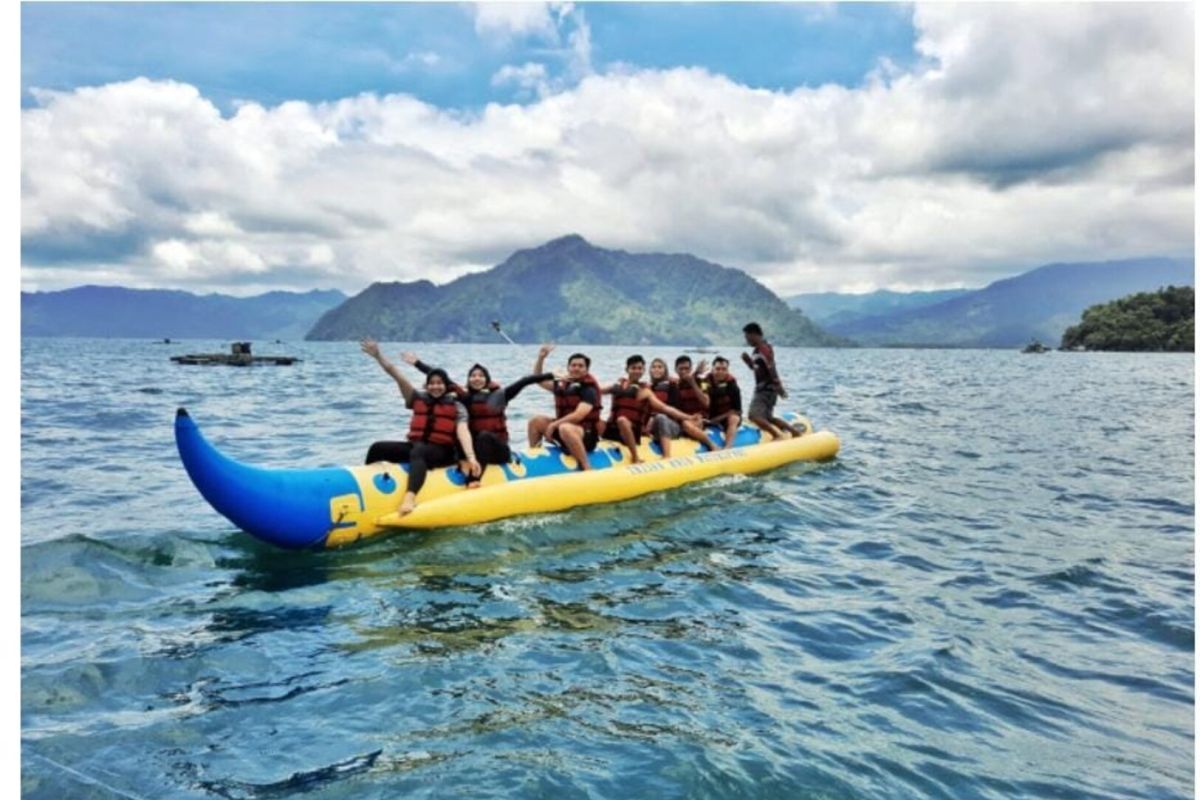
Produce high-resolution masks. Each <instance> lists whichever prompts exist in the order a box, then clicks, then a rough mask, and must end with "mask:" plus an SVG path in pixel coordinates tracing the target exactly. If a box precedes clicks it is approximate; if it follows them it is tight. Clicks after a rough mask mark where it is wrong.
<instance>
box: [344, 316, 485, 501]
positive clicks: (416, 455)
mask: <svg viewBox="0 0 1200 800" xmlns="http://www.w3.org/2000/svg"><path fill="white" fill-rule="evenodd" d="M360 346H361V347H362V351H363V352H364V353H366V354H367V355H369V356H371V358H373V359H375V361H376V362H378V363H379V366H380V367H382V368H383V371H384V372H386V373H387V374H388V375H391V376H392V378H393V379H394V380H395V381H396V385H397V386H399V387H400V394H401V395H402V396H403V397H404V405H405V406H407V407H408V408H410V409H412V412H413V413H412V421H411V422H410V423H409V428H408V441H406V442H375V443H374V444H372V445H371V448H370V449H369V450H368V451H367V461H366V463H368V464H372V463H374V462H376V461H389V462H391V463H393V464H408V485H407V486H406V487H405V492H404V500H403V501H402V502H401V503H400V508H399V511H400V514H401V515H404V514H408V513H410V512H411V511H412V510H413V509H414V508H416V507H417V493H418V492H420V491H421V487H422V486H424V485H425V477H426V474H427V473H428V470H429V468H430V467H434V468H436V467H448V466H450V465H451V464H453V463H454V462H455V461H457V460H458V451H457V449H456V447H455V444H456V443H457V445H458V446H460V447H461V448H462V451H463V453H464V454H465V455H466V462H467V470H466V471H467V473H468V474H469V475H472V476H474V477H478V476H479V473H480V472H481V468H480V466H479V462H478V461H477V460H476V459H475V444H474V442H472V440H471V431H470V429H469V428H468V426H467V409H466V408H465V407H464V406H463V404H462V403H460V402H458V399H457V398H456V396H455V395H454V393H453V392H451V391H450V378H449V376H447V375H446V372H445V370H440V369H434V370H430V371H429V373H428V374H427V375H426V376H425V390H424V391H421V390H419V389H415V388H414V387H413V385H412V384H411V383H409V382H408V379H407V378H405V377H404V373H402V372H401V371H400V370H399V369H398V368H397V367H396V365H394V364H393V363H392V362H390V361H388V359H387V357H386V356H384V355H383V353H381V352H380V351H379V345H378V344H376V343H375V342H373V341H371V340H370V339H363V340H362V342H361V343H360Z"/></svg>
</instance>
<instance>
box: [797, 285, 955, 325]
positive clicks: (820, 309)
mask: <svg viewBox="0 0 1200 800" xmlns="http://www.w3.org/2000/svg"><path fill="white" fill-rule="evenodd" d="M972 291H974V289H941V290H938V291H932V292H893V291H890V290H888V289H880V290H879V291H877V292H870V293H868V294H841V293H839V292H813V293H811V294H797V295H793V296H791V297H788V298H785V299H786V300H787V304H788V305H789V306H791V307H792V308H796V309H799V310H801V311H803V312H804V313H805V314H806V315H807V316H808V318H809V319H811V320H812V321H813V322H815V323H817V324H818V325H821V326H822V327H825V328H829V327H831V326H833V325H847V324H849V323H851V322H854V321H855V320H859V319H864V318H866V317H876V316H881V315H884V314H892V313H895V312H897V311H904V310H906V309H910V308H923V307H924V306H932V305H936V304H937V303H942V302H945V301H946V300H951V299H953V298H955V297H960V296H962V295H964V294H968V293H970V292H972Z"/></svg>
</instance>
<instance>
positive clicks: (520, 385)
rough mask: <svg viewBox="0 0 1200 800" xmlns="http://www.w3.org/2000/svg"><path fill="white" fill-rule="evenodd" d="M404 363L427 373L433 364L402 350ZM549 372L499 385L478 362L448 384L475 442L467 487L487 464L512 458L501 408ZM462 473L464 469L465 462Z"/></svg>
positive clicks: (474, 483)
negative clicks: (463, 378) (462, 379)
mask: <svg viewBox="0 0 1200 800" xmlns="http://www.w3.org/2000/svg"><path fill="white" fill-rule="evenodd" d="M401 357H402V358H403V359H404V362H405V363H406V364H411V365H412V366H414V367H416V368H417V369H419V370H421V372H423V373H425V374H426V375H428V374H429V373H430V372H432V371H433V370H434V369H435V368H434V367H431V366H429V365H428V364H426V363H425V362H424V361H421V359H419V358H417V356H416V354H415V353H404V354H403V355H402V356H401ZM553 379H554V375H553V373H549V372H547V373H544V374H541V375H526V376H525V377H524V378H521V379H520V380H519V381H516V382H515V383H511V384H509V385H508V386H501V385H500V384H499V383H496V382H495V381H493V380H492V374H491V373H490V372H489V371H488V368H487V367H485V366H483V365H482V364H473V365H471V369H470V370H468V371H467V385H466V386H461V385H459V384H457V383H454V384H451V385H450V390H451V391H452V392H454V393H455V394H456V395H457V396H458V399H459V402H461V403H462V404H463V405H464V406H466V408H467V417H468V420H467V426H468V427H469V428H470V430H471V438H472V440H473V441H474V442H475V456H476V458H477V459H478V460H479V467H480V470H479V475H478V477H471V478H470V479H469V481H468V483H467V488H468V489H477V488H479V482H480V480H482V478H483V473H484V472H485V471H486V470H487V465H488V464H507V463H509V462H510V461H512V449H511V448H510V447H509V442H508V418H507V417H506V416H505V408H506V407H507V406H508V403H509V401H510V400H512V399H513V398H514V397H516V396H517V395H518V394H520V393H521V390H522V389H524V388H525V387H526V386H529V385H531V384H534V383H538V382H539V381H544V380H553ZM460 466H463V467H464V468H463V474H466V473H467V470H466V469H465V464H464V465H460Z"/></svg>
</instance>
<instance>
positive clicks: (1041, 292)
mask: <svg viewBox="0 0 1200 800" xmlns="http://www.w3.org/2000/svg"><path fill="white" fill-rule="evenodd" d="M1194 282H1195V262H1194V260H1193V259H1190V258H1189V259H1177V258H1139V259H1128V260H1123V261H1102V262H1095V263H1075V264H1047V265H1046V266H1043V267H1038V268H1037V269H1034V270H1031V271H1029V272H1026V273H1023V274H1021V275H1017V276H1016V277H1013V278H1005V279H1004V280H999V281H996V282H995V283H991V284H989V285H987V286H985V287H984V288H982V289H976V290H975V291H972V292H968V293H966V294H962V295H960V296H958V297H954V298H951V299H949V300H944V301H942V302H940V303H935V304H933V305H926V306H922V307H919V308H909V309H902V310H899V311H895V312H892V313H890V314H883V315H878V316H873V317H864V318H859V319H855V320H852V321H850V322H847V323H845V324H830V325H829V326H828V327H829V330H830V331H831V332H833V333H836V334H839V335H842V336H846V337H849V338H851V339H853V340H854V341H856V342H858V343H860V344H864V345H868V346H871V345H887V346H905V345H915V346H940V347H1017V346H1020V345H1023V344H1027V343H1028V342H1029V340H1030V339H1039V340H1041V341H1042V342H1048V343H1055V344H1056V343H1058V341H1059V340H1060V339H1061V338H1062V335H1063V331H1065V330H1066V329H1067V327H1068V326H1070V325H1074V324H1075V323H1077V322H1078V321H1079V316H1080V314H1082V313H1083V310H1084V309H1086V308H1087V307H1089V306H1092V305H1095V304H1097V303H1104V302H1108V301H1110V300H1114V299H1116V298H1118V297H1124V296H1125V295H1127V294H1133V293H1134V292H1145V291H1155V290H1157V289H1158V288H1160V287H1162V286H1168V285H1175V286H1192V285H1193V284H1194Z"/></svg>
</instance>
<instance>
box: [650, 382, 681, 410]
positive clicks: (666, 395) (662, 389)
mask: <svg viewBox="0 0 1200 800" xmlns="http://www.w3.org/2000/svg"><path fill="white" fill-rule="evenodd" d="M674 383H675V382H674V381H672V380H671V379H670V378H669V377H667V378H663V379H662V380H661V381H659V382H658V383H651V384H650V391H652V392H654V396H655V397H657V398H658V402H660V403H666V404H667V405H671V386H672V385H673V384H674Z"/></svg>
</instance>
